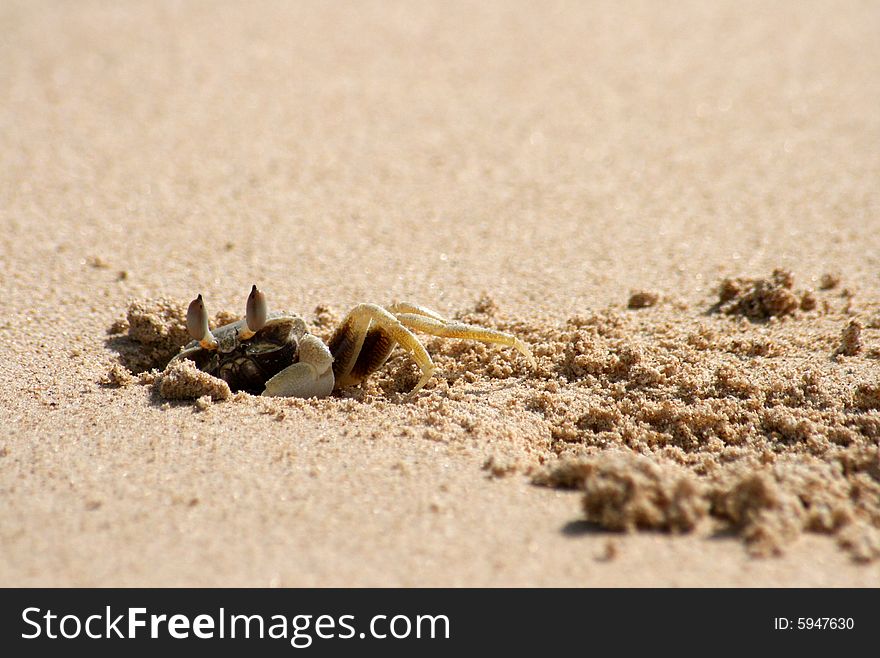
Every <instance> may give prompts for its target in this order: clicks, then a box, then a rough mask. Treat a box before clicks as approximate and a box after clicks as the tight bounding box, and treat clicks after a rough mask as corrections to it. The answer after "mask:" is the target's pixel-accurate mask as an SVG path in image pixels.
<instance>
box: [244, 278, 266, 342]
mask: <svg viewBox="0 0 880 658" xmlns="http://www.w3.org/2000/svg"><path fill="white" fill-rule="evenodd" d="M268 315H269V307H268V306H267V305H266V295H264V294H263V293H262V292H261V291H259V290H257V285H256V284H254V287H253V288H251V294H250V295H248V298H247V313H246V315H245V319H244V321H245V326H244V327H242V329H241V331H240V332H239V334H238V337H239V338H241V339H242V340H247V339H248V338H250V337H251V336H253V335H254V334H255V333H257V332H258V331H259V330H260V329H262V328H263V327H265V326H266V318H267V317H268Z"/></svg>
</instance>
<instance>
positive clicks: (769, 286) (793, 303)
mask: <svg viewBox="0 0 880 658" xmlns="http://www.w3.org/2000/svg"><path fill="white" fill-rule="evenodd" d="M793 287H794V277H793V276H792V274H791V272H789V271H788V270H783V269H775V270H773V274H772V275H771V276H770V277H769V278H766V279H749V278H744V277H737V278H730V279H724V280H723V281H722V282H721V286H720V287H719V290H718V310H720V311H721V312H722V313H725V314H727V315H744V316H746V317H747V318H749V319H750V320H766V319H768V318H771V317H779V316H784V315H790V314H791V313H794V312H795V311H796V310H797V309H798V308H801V306H802V305H803V306H804V307H805V308H804V310H811V309H812V308H814V307H815V298H814V297H813V295H812V294H811V293H808V292H805V293H801V295H800V296H798V295H796V294H795V292H794V290H793Z"/></svg>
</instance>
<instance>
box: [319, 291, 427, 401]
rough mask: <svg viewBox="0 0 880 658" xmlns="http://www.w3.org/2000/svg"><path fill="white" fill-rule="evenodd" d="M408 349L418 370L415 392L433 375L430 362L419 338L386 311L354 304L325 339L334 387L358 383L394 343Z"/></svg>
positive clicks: (381, 359) (386, 355) (369, 305)
mask: <svg viewBox="0 0 880 658" xmlns="http://www.w3.org/2000/svg"><path fill="white" fill-rule="evenodd" d="M395 344H399V345H400V346H401V347H403V349H405V350H406V351H407V352H409V353H410V354H411V355H412V357H413V359H414V360H415V362H416V364H417V365H418V366H419V368H421V370H422V377H421V379H419V383H418V384H416V386H415V388H414V389H413V390H412V392H411V394H414V393H416V392H417V391H418V390H419V389H421V388H422V386H424V385H425V384H426V383H427V381H428V380H429V379H431V375H432V374H434V362H433V361H431V357H430V355H429V354H428V352H427V350H425V348H424V346H423V345H422V344H421V343H420V342H419V339H418V338H416V337H415V335H413V333H412V332H411V331H410V330H409V329H407V328H406V327H405V326H404V325H403V324H402V323H401V322H400V321H399V320H398V319H397V318H396V317H395V316H394V314H393V313H391V312H390V311H388V310H386V309H384V308H382V307H381V306H377V305H376V304H358V305H357V306H355V307H354V308H353V309H351V311H349V312H348V315H346V316H345V319H344V320H343V321H342V324H341V325H340V326H339V328H338V329H337V330H336V333H334V334H333V337H332V338H331V339H330V340H329V341H328V346H329V348H330V352H331V353H332V354H333V358H334V361H333V372H334V373H335V375H336V388H343V387H346V386H352V385H354V384H359V383H360V382H361V381H363V380H364V379H366V378H367V377H368V376H369V375H370V374H371V373H373V372H375V371H376V370H377V369H378V368H379V366H381V365H382V364H383V363H385V360H386V359H387V358H388V355H389V354H391V350H392V349H394V345H395Z"/></svg>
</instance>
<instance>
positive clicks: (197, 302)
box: [186, 295, 217, 350]
mask: <svg viewBox="0 0 880 658" xmlns="http://www.w3.org/2000/svg"><path fill="white" fill-rule="evenodd" d="M186 330H187V331H188V332H189V335H190V336H192V337H193V339H194V340H197V341H199V345H201V346H202V347H204V348H205V349H208V350H213V349H217V339H216V338H214V334H212V333H211V330H210V329H209V328H208V312H207V311H206V310H205V302H203V301H202V296H201V295H199V296H198V297H196V298H195V299H194V300H192V301H191V302H190V304H189V308H188V309H187V310H186Z"/></svg>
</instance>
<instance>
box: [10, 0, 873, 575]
mask: <svg viewBox="0 0 880 658" xmlns="http://www.w3.org/2000/svg"><path fill="white" fill-rule="evenodd" d="M0 28H2V32H3V35H4V37H3V39H2V40H0V98H2V100H0V164H2V167H0V291H2V295H0V423H2V425H3V428H4V431H3V432H2V434H0V584H2V585H6V586H9V585H26V586H32V585H51V586H67V585H85V586H96V585H104V586H118V585H136V586H145V585H163V586H179V585H196V586H220V585H228V586H245V585H248V586H304V585H306V586H311V585H316V586H327V585H338V586H348V585H351V586H362V585H367V586H383V585H384V586H418V585H427V586H450V585H451V586H509V585H510V586H512V585H517V586H523V585H524V586H548V585H561V586H623V585H627V586H633V585H639V586H642V585H644V586H878V585H880V561H878V559H877V558H878V556H880V456H878V441H880V274H878V273H880V112H878V108H880V40H878V38H877V35H878V34H880V5H878V3H876V2H856V1H854V2H849V1H847V2H778V3H769V4H768V3H763V2H742V1H736V2H676V3H673V4H669V3H664V2H650V1H645V2H620V3H618V2H607V3H606V2H601V3H592V2H542V3H525V2H523V3H519V2H473V3H470V2H465V3H459V2H454V3H447V2H437V3H414V2H356V3H342V2H338V3H335V2H334V3H318V2H276V3H272V2H253V3H252V2H248V3H245V2H228V3H217V2H139V3H112V2H86V1H84V2H76V3H61V2H24V1H17V0H5V1H4V2H2V3H0ZM253 283H257V284H259V285H260V287H261V289H262V290H264V291H265V293H266V295H267V298H268V302H269V304H270V306H271V307H272V308H273V309H286V310H289V311H294V312H297V313H299V314H301V315H302V317H303V318H304V319H305V320H306V321H307V322H308V323H309V325H310V326H311V327H312V330H313V333H315V334H316V335H319V336H322V337H324V338H326V337H327V336H328V335H329V334H330V333H331V332H332V330H333V327H334V326H335V324H334V323H336V322H338V321H339V320H341V319H342V317H343V316H344V315H345V313H346V311H347V310H348V309H349V308H351V307H352V306H354V305H355V304H357V303H359V302H365V301H369V302H375V303H380V304H386V303H390V302H392V301H395V300H407V301H412V302H416V303H419V304H423V305H425V306H428V307H431V308H434V309H436V310H437V311H439V312H441V313H443V314H444V315H447V316H449V317H452V318H456V319H462V320H465V321H467V322H471V323H474V324H479V325H482V326H486V327H491V328H495V329H500V330H504V331H509V332H512V333H514V334H516V335H518V336H520V337H522V338H523V340H525V341H526V342H527V343H528V344H529V345H530V346H531V349H532V351H533V353H534V354H535V356H536V358H537V361H538V367H537V368H536V369H534V370H532V369H531V368H530V367H529V366H528V364H527V363H526V361H525V360H524V359H523V358H522V357H521V356H520V355H519V354H517V353H516V352H514V351H512V350H509V349H504V348H499V347H495V346H485V345H482V344H474V343H466V342H460V341H454V340H443V339H439V338H433V337H425V339H424V343H425V345H426V346H427V348H428V350H429V352H430V353H431V354H432V355H433V357H434V359H435V362H436V364H437V366H438V369H437V374H436V375H435V376H434V378H433V379H432V381H431V382H430V383H429V384H428V386H426V387H425V390H424V391H423V392H422V393H420V394H419V395H418V396H416V397H415V398H409V397H408V396H407V391H408V390H409V388H411V387H412V385H413V384H414V383H415V381H416V379H417V374H416V368H415V366H414V364H413V362H412V360H411V359H409V357H408V356H407V355H406V354H405V353H404V352H402V351H400V350H398V351H396V352H395V353H394V354H392V357H391V360H390V361H389V363H388V364H387V365H386V366H385V367H384V368H383V369H382V370H381V371H380V372H379V373H377V374H376V375H374V376H373V377H371V378H370V379H369V380H368V381H367V382H366V383H365V384H364V385H363V386H360V387H355V388H352V389H349V390H346V391H343V392H341V393H339V394H337V395H335V396H334V397H331V398H328V399H324V400H317V401H315V400H312V401H302V400H277V399H272V400H267V399H265V398H261V397H256V396H250V395H247V394H239V395H236V396H234V397H232V398H231V399H227V400H223V401H215V402H211V401H210V400H206V399H202V400H201V401H200V402H199V403H194V402H193V401H185V400H184V401H178V400H166V399H164V398H163V397H162V395H161V392H160V391H159V386H158V385H157V384H156V377H157V372H159V371H161V369H162V368H163V367H164V363H159V362H153V361H150V358H154V357H155V354H153V356H150V350H151V349H153V348H154V347H155V345H150V344H147V343H148V342H149V341H147V342H146V343H145V342H144V341H143V340H142V341H141V342H138V341H136V340H134V338H136V337H137V336H134V337H133V334H132V327H133V326H135V327H137V326H141V325H139V324H138V323H141V324H143V323H144V322H146V323H147V324H149V323H151V322H152V324H149V326H150V327H151V329H150V330H151V331H153V332H154V333H153V335H154V337H158V338H157V340H160V339H161V340H166V339H168V340H171V338H169V336H171V335H172V334H171V333H168V332H172V331H173V330H177V329H179V327H180V322H181V312H182V311H181V309H185V307H186V304H187V303H188V302H189V300H191V299H192V298H193V297H194V296H195V295H196V294H197V293H202V294H203V295H204V298H205V301H206V304H207V306H208V309H209V312H210V313H211V314H212V315H213V314H216V313H219V312H224V313H227V314H228V313H231V314H237V315H240V314H242V313H243V311H244V307H245V299H246V297H247V293H248V291H249V290H250V288H251V285H252V284H253ZM161 300H167V301H161ZM162 304H165V306H164V309H165V314H164V315H162V313H160V312H159V311H161V309H162V308H163V307H162ZM157 309H159V310H158V311H157ZM163 332H165V333H163ZM166 347H167V346H166ZM172 347H173V348H176V347H177V345H176V344H175V345H173V346H172ZM148 357H149V358H148ZM166 358H167V357H166ZM139 359H141V360H139ZM151 367H156V368H157V371H154V372H153V373H152V374H151V373H150V371H149V368H151ZM143 371H146V374H141V373H142V372H143ZM139 375H140V378H138V376H139ZM542 485H545V486H542Z"/></svg>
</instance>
